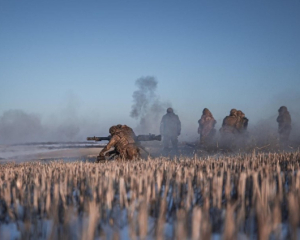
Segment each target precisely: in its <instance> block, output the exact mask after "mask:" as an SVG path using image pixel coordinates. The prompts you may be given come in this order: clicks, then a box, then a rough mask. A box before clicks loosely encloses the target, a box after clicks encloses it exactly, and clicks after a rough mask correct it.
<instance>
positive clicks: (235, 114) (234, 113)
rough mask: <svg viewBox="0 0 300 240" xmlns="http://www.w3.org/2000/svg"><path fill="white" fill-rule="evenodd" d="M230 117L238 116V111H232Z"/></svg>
mask: <svg viewBox="0 0 300 240" xmlns="http://www.w3.org/2000/svg"><path fill="white" fill-rule="evenodd" d="M230 116H234V117H236V116H237V110H236V109H235V108H233V109H231V110H230Z"/></svg>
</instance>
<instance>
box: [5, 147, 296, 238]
mask: <svg viewBox="0 0 300 240" xmlns="http://www.w3.org/2000/svg"><path fill="white" fill-rule="evenodd" d="M99 150H100V149H99V148H87V149H86V148H84V149H64V150H62V149H59V150H55V151H54V150H51V151H50V152H47V153H45V152H42V153H37V154H35V155H33V156H39V155H38V154H41V155H40V156H42V155H43V156H44V157H45V159H47V161H43V160H42V161H29V162H28V161H26V162H23V163H18V164H16V163H4V162H3V164H0V239H1V240H2V239H129V238H130V239H228V240H229V239H269V238H270V239H298V230H299V229H298V226H299V214H298V213H299V207H300V194H299V187H300V186H299V184H300V172H299V164H300V153H299V152H297V151H296V152H290V153H270V154H265V153H262V154H256V153H252V154H241V155H231V156H229V155H228V156H224V155H220V156H218V157H204V158H198V157H195V158H188V157H179V158H175V159H173V160H170V159H169V158H155V159H148V161H145V160H140V161H133V162H118V161H110V162H106V163H101V164H95V163H91V162H88V161H87V162H85V161H82V160H84V159H89V158H91V159H94V156H96V155H97V154H98V152H99ZM64 153H65V154H66V153H67V154H66V155H68V156H70V155H72V156H73V157H71V158H72V159H73V160H72V162H70V161H61V160H63V159H65V158H64V156H63V154H64ZM59 154H62V155H60V156H59ZM76 155H77V158H78V160H79V161H74V158H75V159H76ZM54 156H55V158H54ZM52 158H53V159H57V160H55V161H50V160H51V159H52ZM36 159H38V158H36ZM69 159H70V157H69Z"/></svg>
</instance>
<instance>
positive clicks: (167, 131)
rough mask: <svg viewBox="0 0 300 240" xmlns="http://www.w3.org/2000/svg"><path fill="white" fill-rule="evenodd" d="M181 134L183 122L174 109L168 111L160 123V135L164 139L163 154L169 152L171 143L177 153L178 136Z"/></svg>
mask: <svg viewBox="0 0 300 240" xmlns="http://www.w3.org/2000/svg"><path fill="white" fill-rule="evenodd" d="M180 133H181V122H180V120H179V117H178V115H176V114H175V113H174V111H173V109H172V108H168V109H167V113H166V114H165V115H164V116H163V117H162V119H161V122H160V134H161V135H162V137H163V152H164V153H168V152H169V143H170V141H171V143H172V148H173V150H174V152H175V153H177V150H178V146H177V145H178V136H179V135H180Z"/></svg>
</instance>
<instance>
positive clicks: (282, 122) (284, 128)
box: [277, 106, 292, 143]
mask: <svg viewBox="0 0 300 240" xmlns="http://www.w3.org/2000/svg"><path fill="white" fill-rule="evenodd" d="M278 113H279V116H278V117H277V122H278V133H279V139H280V142H281V143H286V142H287V141H288V140H289V136H290V133H291V129H292V127H291V123H292V120H291V115H290V113H289V111H288V110H287V107H285V106H282V107H280V108H279V109H278Z"/></svg>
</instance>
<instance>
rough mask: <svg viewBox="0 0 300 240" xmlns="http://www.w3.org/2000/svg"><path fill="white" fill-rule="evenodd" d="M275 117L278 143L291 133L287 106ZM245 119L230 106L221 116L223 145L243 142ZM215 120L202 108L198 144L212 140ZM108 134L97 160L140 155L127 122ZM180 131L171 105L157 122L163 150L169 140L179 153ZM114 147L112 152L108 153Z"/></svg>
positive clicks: (242, 114)
mask: <svg viewBox="0 0 300 240" xmlns="http://www.w3.org/2000/svg"><path fill="white" fill-rule="evenodd" d="M278 112H279V115H278V117H277V122H278V133H279V138H280V142H281V143H286V142H287V141H288V139H289V135H290V132H291V116H290V114H289V111H288V110H287V107H285V106H282V107H280V108H279V110H278ZM248 122H249V120H248V118H246V117H245V114H244V113H243V112H242V111H241V110H236V109H231V110H230V113H229V116H226V117H225V118H224V119H223V123H222V127H221V128H220V130H219V131H220V135H221V139H220V143H221V144H223V147H225V148H226V147H230V146H231V145H232V144H233V143H234V142H239V143H243V142H244V140H245V139H246V138H247V136H248V132H247V127H248ZM216 123H217V121H216V120H215V119H214V117H213V115H212V113H211V112H210V111H209V110H208V109H207V108H204V109H203V112H202V116H201V118H200V119H199V121H198V124H199V127H198V134H200V142H199V143H200V146H207V145H209V144H210V143H211V142H212V141H213V138H214V136H215V134H216V129H215V125H216ZM109 133H110V135H111V138H110V141H109V143H108V144H107V145H106V146H105V147H104V148H103V149H102V150H101V152H100V154H99V156H98V157H97V162H100V161H103V160H106V159H107V156H108V154H109V155H111V154H112V153H114V154H116V156H118V158H119V159H125V160H132V159H136V158H138V157H140V148H141V145H139V143H138V141H137V137H136V135H135V133H134V131H133V130H132V128H130V127H128V126H127V125H116V126H112V127H111V128H110V129H109ZM180 133H181V122H180V120H179V117H178V115H176V114H175V113H174V111H173V109H172V108H168V109H167V113H166V114H165V115H164V116H163V117H162V120H161V123H160V134H161V136H162V139H163V142H162V143H163V152H162V154H168V153H169V152H170V149H169V144H170V142H171V145H172V149H171V151H173V153H175V154H176V153H177V152H178V136H179V135H180ZM112 147H114V151H113V152H111V151H110V152H108V151H109V150H110V149H111V148H112Z"/></svg>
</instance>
